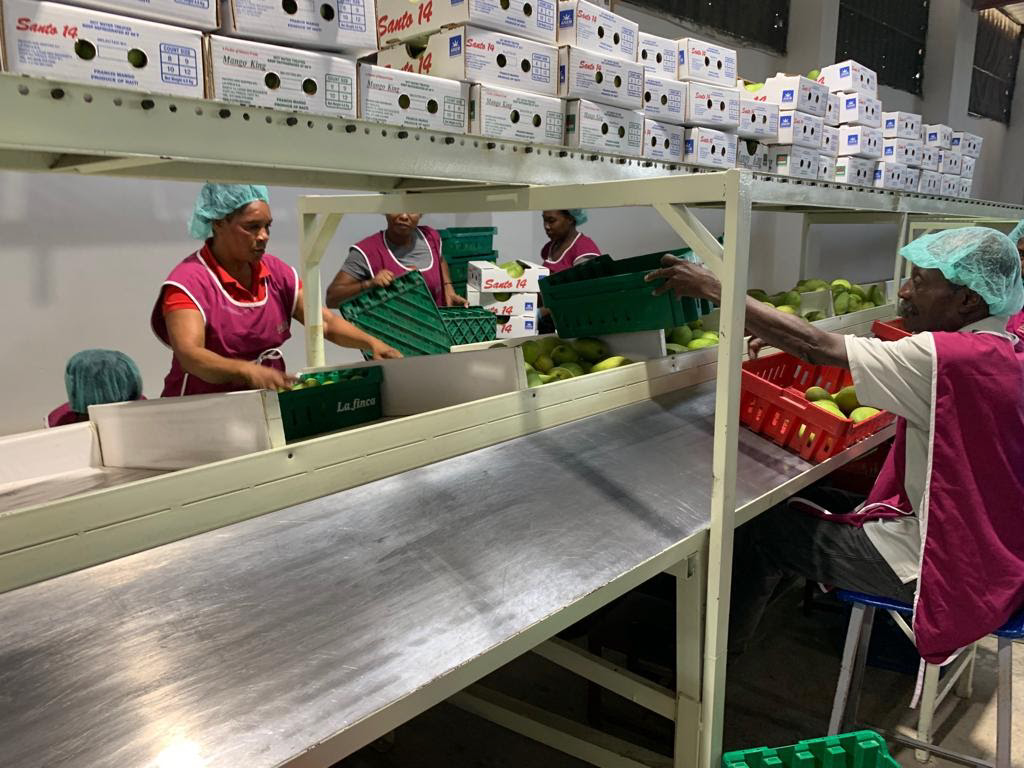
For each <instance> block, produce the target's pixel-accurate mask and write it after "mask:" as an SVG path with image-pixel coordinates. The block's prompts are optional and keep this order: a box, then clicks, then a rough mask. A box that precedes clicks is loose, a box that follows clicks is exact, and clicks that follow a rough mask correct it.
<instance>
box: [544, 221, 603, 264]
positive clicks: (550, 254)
mask: <svg viewBox="0 0 1024 768" xmlns="http://www.w3.org/2000/svg"><path fill="white" fill-rule="evenodd" d="M543 217H544V219H543V221H544V234H546V235H547V236H548V242H546V243H545V244H544V247H543V248H541V249H540V255H541V258H542V259H543V260H544V266H545V267H547V268H548V269H549V270H550V271H551V274H555V273H556V272H562V271H564V270H566V269H569V268H570V267H575V266H576V265H577V264H582V263H583V262H585V261H589V260H590V259H596V258H597V257H598V256H600V255H601V249H600V248H598V247H597V243H595V242H594V241H593V240H591V239H590V238H589V237H587V236H586V235H584V234H583V233H582V232H579V231H578V230H577V229H576V227H579V226H582V225H584V224H586V223H587V219H588V217H587V212H586V211H585V210H583V209H582V208H570V209H569V210H564V211H544V213H543Z"/></svg>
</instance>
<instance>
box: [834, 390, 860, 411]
mask: <svg viewBox="0 0 1024 768" xmlns="http://www.w3.org/2000/svg"><path fill="white" fill-rule="evenodd" d="M832 399H833V400H835V402H836V405H838V406H839V408H840V409H841V410H842V412H843V413H845V414H850V413H853V412H854V411H855V410H857V409H858V408H860V406H861V402H860V401H859V400H858V399H857V390H855V389H854V388H853V387H843V388H842V389H840V390H839V391H838V392H836V393H835V395H833V396H832Z"/></svg>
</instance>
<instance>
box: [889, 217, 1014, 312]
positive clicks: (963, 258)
mask: <svg viewBox="0 0 1024 768" xmlns="http://www.w3.org/2000/svg"><path fill="white" fill-rule="evenodd" d="M900 254H901V255H902V256H903V258H905V259H906V260H907V261H909V262H911V263H912V264H915V265H917V266H918V267H921V268H922V269H937V270H939V271H940V272H942V274H943V275H944V276H945V278H946V279H947V280H949V281H950V282H951V283H956V284H957V285H963V286H966V287H968V288H970V289H971V290H972V291H974V292H975V293H977V294H978V295H979V296H981V298H982V300H984V301H985V302H986V303H987V304H988V311H989V314H991V315H994V316H996V317H1005V316H1008V315H1013V314H1015V313H1017V312H1020V310H1021V308H1022V307H1024V285H1022V284H1021V275H1020V256H1019V255H1018V254H1017V244H1016V243H1015V242H1014V241H1012V240H1010V238H1008V237H1007V236H1006V235H1004V234H1003V233H1002V232H997V231H996V230H994V229H989V228H988V227H962V228H960V229H947V230H945V231H944V232H937V233H935V234H931V235H925V236H924V237H919V238H918V239H917V240H914V241H913V242H912V243H910V244H909V245H906V246H904V247H903V249H902V250H901V251H900Z"/></svg>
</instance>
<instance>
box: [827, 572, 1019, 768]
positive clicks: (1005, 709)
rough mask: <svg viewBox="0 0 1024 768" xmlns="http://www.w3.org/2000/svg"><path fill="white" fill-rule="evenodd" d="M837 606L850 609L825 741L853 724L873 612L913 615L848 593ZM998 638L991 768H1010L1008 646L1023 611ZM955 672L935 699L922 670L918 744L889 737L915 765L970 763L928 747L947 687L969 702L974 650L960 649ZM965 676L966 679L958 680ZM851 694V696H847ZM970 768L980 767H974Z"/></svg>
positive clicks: (930, 668) (934, 682)
mask: <svg viewBox="0 0 1024 768" xmlns="http://www.w3.org/2000/svg"><path fill="white" fill-rule="evenodd" d="M836 595H837V597H838V598H839V599H840V600H842V601H843V602H846V603H850V604H851V605H852V606H853V611H852V613H851V614H850V624H849V627H848V628H847V630H846V645H845V646H844V648H843V661H842V666H841V668H840V670H839V681H838V683H837V684H836V695H835V699H834V700H833V703H832V717H831V718H830V720H829V727H828V733H829V735H830V736H832V735H835V734H838V733H839V732H840V731H842V730H844V726H845V725H847V724H848V723H849V722H851V721H855V720H856V718H857V706H858V704H859V702H860V692H861V689H862V687H863V683H864V666H865V663H866V661H867V655H868V642H869V641H870V639H871V625H872V622H873V621H874V616H875V610H876V609H877V608H881V609H882V610H886V611H889V612H891V613H893V614H894V615H895V614H899V615H901V616H905V617H911V616H912V615H913V607H912V606H910V605H908V604H907V603H904V602H901V601H899V600H892V599H890V598H887V597H878V596H876V595H866V594H862V593H860V592H849V591H847V590H844V589H841V590H838V591H837V592H836ZM992 634H994V635H995V636H996V637H997V638H998V661H999V687H998V690H997V693H996V706H997V716H996V762H995V766H996V768H1010V736H1011V732H1012V722H1013V697H1012V686H1013V641H1014V640H1020V639H1022V638H1024V610H1021V611H1018V612H1017V613H1016V614H1015V615H1014V616H1013V617H1012V618H1011V619H1010V620H1009V621H1008V622H1006V624H1005V625H1003V626H1002V627H1000V628H999V629H998V630H997V631H995V632H993V633H992ZM956 664H957V668H956V669H955V670H954V671H953V674H952V677H951V678H950V680H949V683H948V684H947V686H946V689H945V690H944V691H943V692H942V694H941V695H938V694H937V686H938V678H939V667H938V665H935V664H925V695H924V698H923V699H922V704H921V719H920V721H919V723H918V738H917V739H916V740H915V739H907V738H905V737H903V736H895V735H892V734H890V738H892V739H893V740H894V741H901V742H904V743H907V744H909V745H910V746H913V747H915V748H916V751H915V756H916V757H917V759H918V760H919V761H921V762H925V761H927V760H928V755H929V753H930V752H934V753H935V754H937V755H941V756H943V757H947V758H949V759H952V760H958V761H960V762H965V761H966V762H970V761H971V760H972V759H973V758H970V757H967V756H965V755H961V754H959V753H957V752H953V751H950V750H946V749H943V748H942V747H937V746H936V745H934V744H932V743H931V732H932V722H931V721H932V718H933V716H934V713H935V707H936V706H937V705H938V703H939V702H941V701H942V699H943V698H944V697H945V696H946V694H947V693H949V691H950V689H951V688H952V686H953V684H954V683H956V682H957V681H959V683H960V687H961V690H963V691H964V692H965V693H964V695H965V697H966V696H970V687H971V679H970V676H971V674H972V673H973V667H974V646H973V645H972V646H971V647H970V648H968V649H964V651H962V652H961V658H960V659H959V660H958V661H957V662H956ZM965 673H966V678H964V674H965ZM851 691H853V695H852V696H851ZM975 764H983V763H978V762H977V761H975Z"/></svg>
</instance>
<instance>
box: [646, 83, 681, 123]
mask: <svg viewBox="0 0 1024 768" xmlns="http://www.w3.org/2000/svg"><path fill="white" fill-rule="evenodd" d="M686 89H687V85H686V83H684V82H680V81H679V80H671V79H666V78H662V77H656V76H654V75H647V76H646V77H645V78H644V115H646V116H647V117H650V118H654V119H655V120H658V121H659V122H663V123H675V124H678V125H681V124H682V123H683V121H684V119H685V116H686Z"/></svg>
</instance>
